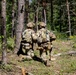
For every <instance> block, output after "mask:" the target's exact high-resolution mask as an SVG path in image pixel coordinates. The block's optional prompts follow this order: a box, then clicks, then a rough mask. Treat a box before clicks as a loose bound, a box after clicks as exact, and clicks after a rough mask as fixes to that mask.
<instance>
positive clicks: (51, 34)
mask: <svg viewBox="0 0 76 75" xmlns="http://www.w3.org/2000/svg"><path fill="white" fill-rule="evenodd" d="M50 39H51V40H52V41H53V40H55V39H56V36H55V34H54V33H53V32H50Z"/></svg>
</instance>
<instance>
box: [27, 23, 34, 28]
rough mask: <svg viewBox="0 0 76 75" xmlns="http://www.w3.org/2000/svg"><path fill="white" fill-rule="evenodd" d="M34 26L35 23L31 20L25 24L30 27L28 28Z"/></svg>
mask: <svg viewBox="0 0 76 75" xmlns="http://www.w3.org/2000/svg"><path fill="white" fill-rule="evenodd" d="M34 26H35V24H34V23H33V22H29V23H28V24H27V27H30V28H32V27H34Z"/></svg>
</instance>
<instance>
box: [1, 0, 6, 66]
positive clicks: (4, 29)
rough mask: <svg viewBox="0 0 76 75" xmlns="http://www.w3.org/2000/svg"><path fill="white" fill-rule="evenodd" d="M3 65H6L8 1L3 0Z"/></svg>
mask: <svg viewBox="0 0 76 75" xmlns="http://www.w3.org/2000/svg"><path fill="white" fill-rule="evenodd" d="M1 12H2V63H3V64H5V65H6V63H7V59H6V50H7V48H6V45H7V41H6V0H2V11H1Z"/></svg>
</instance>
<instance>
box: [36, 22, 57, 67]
mask: <svg viewBox="0 0 76 75" xmlns="http://www.w3.org/2000/svg"><path fill="white" fill-rule="evenodd" d="M39 26H40V29H39V30H38V32H37V36H38V39H39V37H40V35H41V33H42V30H45V31H47V32H48V36H49V37H48V36H47V37H48V40H47V41H46V42H42V43H40V42H38V49H39V51H40V57H41V59H42V60H43V61H44V62H46V65H47V66H48V63H47V61H49V59H51V51H52V41H53V40H55V39H56V36H55V34H53V32H50V31H49V30H47V29H46V28H45V26H46V24H45V23H44V22H40V25H39ZM47 32H46V33H47ZM38 39H37V40H38ZM49 39H50V40H49Z"/></svg>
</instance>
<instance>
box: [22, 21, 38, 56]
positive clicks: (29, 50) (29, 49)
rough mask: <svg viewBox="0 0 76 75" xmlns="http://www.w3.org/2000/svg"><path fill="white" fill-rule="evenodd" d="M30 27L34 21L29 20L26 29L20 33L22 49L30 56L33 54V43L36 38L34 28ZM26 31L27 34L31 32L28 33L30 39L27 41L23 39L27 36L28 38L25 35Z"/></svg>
mask: <svg viewBox="0 0 76 75" xmlns="http://www.w3.org/2000/svg"><path fill="white" fill-rule="evenodd" d="M32 27H34V23H33V22H29V23H28V24H27V29H26V30H25V31H24V32H23V34H22V41H23V42H22V50H23V52H24V53H25V54H26V55H27V56H30V57H33V56H34V50H33V43H34V41H35V40H36V39H37V36H36V34H35V32H34V30H33V29H31V28H32ZM26 33H27V34H30V33H31V35H30V37H31V41H29V42H28V41H27V40H25V38H27V39H29V38H30V37H27V36H25V34H26Z"/></svg>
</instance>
